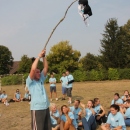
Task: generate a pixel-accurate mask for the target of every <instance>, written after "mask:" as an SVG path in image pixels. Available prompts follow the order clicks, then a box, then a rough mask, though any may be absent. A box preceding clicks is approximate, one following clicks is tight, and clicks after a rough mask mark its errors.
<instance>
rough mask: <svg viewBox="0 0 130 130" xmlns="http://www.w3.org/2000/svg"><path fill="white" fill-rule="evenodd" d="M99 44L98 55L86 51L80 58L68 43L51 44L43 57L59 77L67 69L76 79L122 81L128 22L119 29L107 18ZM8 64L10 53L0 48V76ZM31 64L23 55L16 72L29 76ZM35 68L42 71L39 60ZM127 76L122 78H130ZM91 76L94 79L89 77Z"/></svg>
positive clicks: (128, 62)
mask: <svg viewBox="0 0 130 130" xmlns="http://www.w3.org/2000/svg"><path fill="white" fill-rule="evenodd" d="M100 44H101V47H100V50H99V53H100V54H99V55H94V54H91V53H90V52H86V55H85V56H84V57H81V53H80V51H78V50H74V49H73V48H72V46H71V44H70V43H69V41H61V42H59V43H57V44H55V45H54V46H53V47H52V48H51V49H50V52H49V54H48V55H46V57H47V60H48V64H49V72H50V73H52V72H53V73H55V74H60V75H61V73H62V72H64V71H65V70H69V71H70V72H71V73H73V74H74V75H75V76H77V77H78V75H80V76H81V77H82V80H83V81H84V80H97V79H98V80H106V79H113V78H112V77H111V76H112V75H114V76H115V77H116V79H122V77H121V75H122V74H123V73H126V70H127V72H128V73H129V68H130V20H128V21H127V23H126V24H124V25H123V26H119V25H118V22H117V19H115V18H111V19H109V20H108V21H107V22H106V24H105V28H104V31H103V33H102V39H101V40H100ZM12 64H13V57H12V53H11V52H10V50H9V49H8V48H7V47H5V46H2V45H1V46H0V74H8V73H9V71H10V69H11V66H12ZM31 64H32V61H31V58H30V57H28V56H27V55H23V56H22V57H21V61H20V64H19V68H18V73H29V71H30V67H31ZM38 66H39V68H40V69H42V61H40V62H39V65H38ZM88 75H89V78H87V77H88ZM92 75H93V76H92ZM103 75H104V76H103ZM110 75H111V76H110ZM128 75H129V74H127V76H126V75H125V77H127V78H128V77H130V76H128ZM80 76H79V77H80ZM95 76H97V78H95V79H91V78H90V77H95ZM84 78H85V79H84ZM128 79H130V78H128ZM77 80H78V79H77Z"/></svg>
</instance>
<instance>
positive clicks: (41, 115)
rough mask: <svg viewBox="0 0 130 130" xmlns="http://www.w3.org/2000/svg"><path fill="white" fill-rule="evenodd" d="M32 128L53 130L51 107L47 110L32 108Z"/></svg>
mask: <svg viewBox="0 0 130 130" xmlns="http://www.w3.org/2000/svg"><path fill="white" fill-rule="evenodd" d="M31 127H32V130H52V128H51V120H50V112H49V108H47V109H45V110H31Z"/></svg>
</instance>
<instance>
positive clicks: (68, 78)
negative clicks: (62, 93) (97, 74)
mask: <svg viewBox="0 0 130 130" xmlns="http://www.w3.org/2000/svg"><path fill="white" fill-rule="evenodd" d="M66 80H67V82H69V81H71V80H74V77H73V76H72V75H71V74H69V75H68V76H66ZM72 85H73V83H70V84H68V85H67V86H66V88H72Z"/></svg>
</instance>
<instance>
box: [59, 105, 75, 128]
mask: <svg viewBox="0 0 130 130" xmlns="http://www.w3.org/2000/svg"><path fill="white" fill-rule="evenodd" d="M61 112H62V115H61V121H60V130H76V129H77V123H76V120H75V118H74V114H73V113H72V112H70V110H69V108H68V107H67V106H66V105H63V106H62V107H61Z"/></svg>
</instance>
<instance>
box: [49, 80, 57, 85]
mask: <svg viewBox="0 0 130 130" xmlns="http://www.w3.org/2000/svg"><path fill="white" fill-rule="evenodd" d="M51 82H56V78H50V79H49V83H51ZM55 86H56V84H50V87H55Z"/></svg>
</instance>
